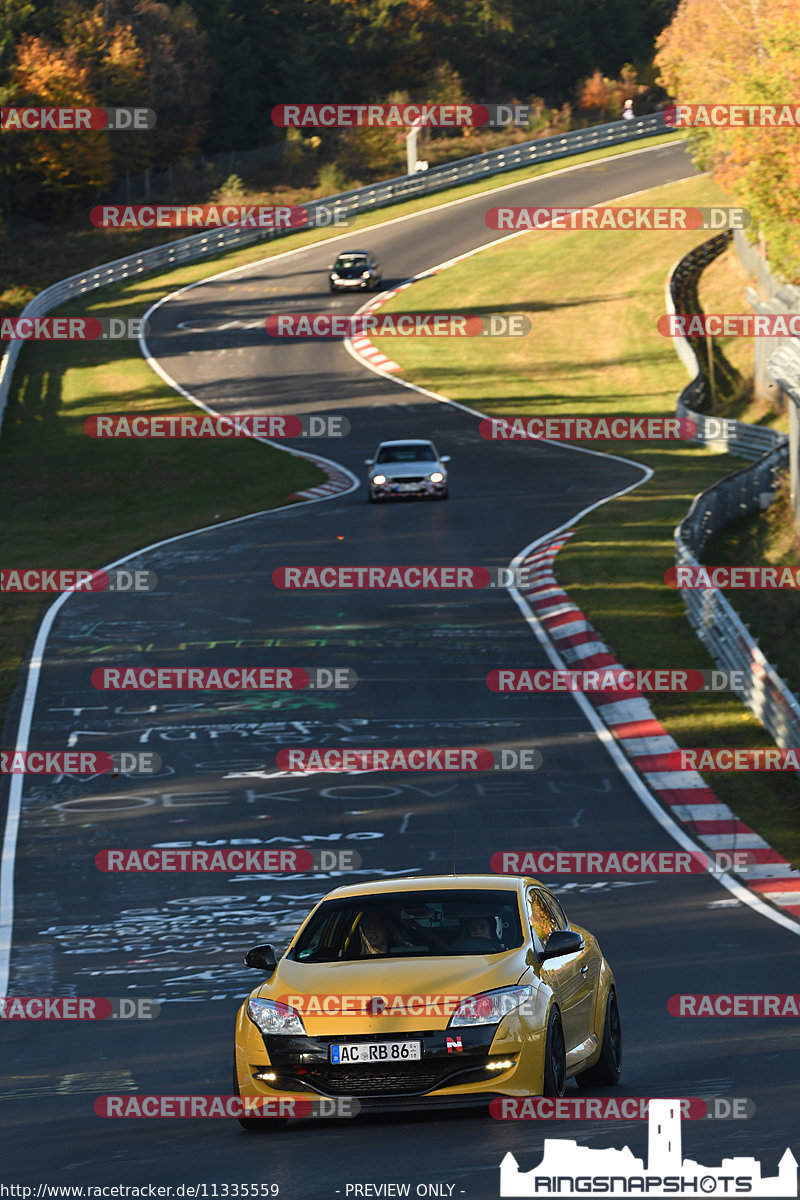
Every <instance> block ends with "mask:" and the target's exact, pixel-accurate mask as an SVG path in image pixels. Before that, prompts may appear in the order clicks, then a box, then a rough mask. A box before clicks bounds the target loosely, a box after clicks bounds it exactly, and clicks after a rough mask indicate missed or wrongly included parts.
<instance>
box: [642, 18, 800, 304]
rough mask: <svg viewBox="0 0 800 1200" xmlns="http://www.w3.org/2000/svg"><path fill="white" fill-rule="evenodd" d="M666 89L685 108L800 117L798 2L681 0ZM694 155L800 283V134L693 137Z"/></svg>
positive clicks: (667, 42)
mask: <svg viewBox="0 0 800 1200" xmlns="http://www.w3.org/2000/svg"><path fill="white" fill-rule="evenodd" d="M656 66H657V67H658V69H659V71H660V76H661V82H662V84H663V86H664V87H665V88H667V90H668V91H669V92H670V94H671V95H672V96H673V98H674V99H675V100H676V101H678V102H679V103H683V104H769V105H777V106H779V107H780V106H783V105H788V106H790V108H791V109H792V111H795V110H797V109H800V26H799V25H798V22H797V8H796V0H683V2H682V3H681V5H680V7H679V9H678V11H677V13H676V14H675V17H674V19H673V21H672V23H671V24H670V25H669V26H667V28H666V29H665V30H664V32H663V33H662V34H661V36H660V37H659V39H658V42H657V55H656ZM689 145H690V151H691V153H692V155H693V157H694V158H695V161H696V162H697V163H698V165H700V166H702V167H703V168H704V169H710V170H711V171H713V173H714V177H715V178H716V179H717V180H718V182H719V183H720V185H721V186H722V187H724V188H725V189H726V190H727V191H728V192H730V194H731V195H732V196H734V197H735V198H736V200H737V201H738V202H739V203H741V204H742V205H743V207H745V208H746V209H747V210H748V211H749V212H750V215H751V218H752V224H751V225H750V227H749V229H748V236H749V237H750V238H751V239H755V238H756V237H758V236H760V237H761V238H763V240H764V242H765V243H766V247H767V252H768V254H769V259H770V264H771V266H772V267H773V269H774V270H775V271H777V272H778V273H779V274H781V275H783V276H785V277H786V278H787V279H789V280H790V281H792V282H799V281H800V217H799V216H798V212H797V191H798V184H800V132H798V129H797V128H794V127H792V126H783V127H775V128H771V127H769V126H763V127H737V128H732V129H717V128H712V129H694V130H692V132H691V135H690V139H689Z"/></svg>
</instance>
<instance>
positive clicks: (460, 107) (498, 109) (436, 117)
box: [271, 103, 531, 129]
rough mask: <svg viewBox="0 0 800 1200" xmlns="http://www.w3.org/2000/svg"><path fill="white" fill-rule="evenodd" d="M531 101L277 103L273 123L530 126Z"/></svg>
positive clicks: (317, 126) (323, 126)
mask: <svg viewBox="0 0 800 1200" xmlns="http://www.w3.org/2000/svg"><path fill="white" fill-rule="evenodd" d="M530 112H531V106H530V105H529V104H471V103H461V104H423V103H420V104H276V105H275V107H274V108H273V110H272V114H271V117H272V123H273V125H278V126H280V127H281V128H282V129H286V128H289V127H293V128H295V129H302V128H312V129H353V128H358V127H364V126H366V127H372V128H376V129H400V128H417V129H467V128H471V127H473V126H477V127H484V128H487V129H502V128H504V127H505V126H507V125H512V124H513V125H518V126H524V125H527V124H528V122H529V121H530V119H531V116H530Z"/></svg>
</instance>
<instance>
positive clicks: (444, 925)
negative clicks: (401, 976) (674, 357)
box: [291, 889, 523, 963]
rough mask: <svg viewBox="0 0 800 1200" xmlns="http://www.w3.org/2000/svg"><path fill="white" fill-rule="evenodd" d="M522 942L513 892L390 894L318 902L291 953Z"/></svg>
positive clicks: (314, 958) (362, 953)
mask: <svg viewBox="0 0 800 1200" xmlns="http://www.w3.org/2000/svg"><path fill="white" fill-rule="evenodd" d="M522 940H523V939H522V930H521V927H520V920H519V908H518V905H517V896H516V893H515V892H509V891H502V892H493V891H478V892H475V891H467V890H463V891H450V890H447V891H442V890H436V889H431V890H429V891H414V892H390V893H386V894H385V895H383V896H380V895H378V896H357V897H351V898H349V899H346V900H345V899H342V900H326V901H324V902H323V903H322V904H321V905H320V906H319V908H318V909H317V911H316V912H315V913H314V915H313V917H312V918H311V920H310V921H309V922H308V924H307V925H306V927H305V929H304V930H303V932H302V934H301V935H300V938H299V939H298V942H297V944H296V946H295V947H294V950H293V951H292V955H291V957H293V958H295V959H297V961H298V962H310V963H319V962H339V961H341V960H345V961H347V960H356V959H366V958H422V957H429V956H430V957H432V956H441V955H448V956H451V957H452V956H457V955H465V954H498V953H500V952H501V951H503V950H513V949H517V948H518V947H519V946H521V945H522Z"/></svg>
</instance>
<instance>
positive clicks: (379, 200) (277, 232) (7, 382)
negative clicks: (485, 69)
mask: <svg viewBox="0 0 800 1200" xmlns="http://www.w3.org/2000/svg"><path fill="white" fill-rule="evenodd" d="M670 132H673V130H672V127H671V126H668V125H667V124H666V123H665V121H664V118H663V116H662V114H661V113H651V114H650V115H649V116H646V117H636V118H635V119H634V120H632V121H612V122H611V123H609V124H606V125H591V126H589V127H588V128H586V129H576V130H573V132H571V133H563V134H557V135H556V136H554V137H546V138H534V139H533V141H530V142H518V143H517V144H516V145H513V146H505V147H503V148H502V149H500V150H490V151H488V152H487V153H486V154H476V155H473V156H472V157H471V158H463V159H459V160H458V161H457V162H453V163H442V164H441V165H440V166H438V167H432V168H431V169H430V170H429V171H421V172H419V173H418V174H416V175H401V176H399V177H398V178H396V179H388V180H384V181H382V182H381V183H376V184H369V185H367V186H366V187H362V188H355V189H353V190H352V191H349V192H339V193H338V194H336V195H334V196H326V197H325V198H324V199H322V200H314V201H309V202H308V203H307V204H304V205H303V207H304V208H305V209H307V210H308V213H309V226H311V225H314V224H315V222H314V219H313V216H314V214H315V213H316V212H317V209H319V208H323V209H324V208H326V207H327V208H330V207H331V206H332V205H336V207H337V208H338V209H339V211H340V212H344V213H346V214H347V215H353V216H355V215H356V214H358V213H363V212H370V211H371V210H372V209H378V208H383V207H385V206H386V205H389V204H398V203H400V202H401V201H403V200H412V199H414V198H415V197H416V196H427V195H430V194H431V193H433V192H438V191H443V190H445V189H446V188H451V187H454V186H456V185H457V184H464V183H471V182H472V181H473V180H477V179H484V178H486V177H487V176H490V175H499V174H502V173H503V172H506V171H516V170H518V169H519V168H520V167H525V166H530V165H534V164H537V163H540V162H552V161H554V160H555V159H558V158H566V157H568V156H570V155H573V154H580V153H581V152H585V151H588V150H599V149H605V148H607V147H609V146H615V145H619V144H622V143H624V142H635V141H639V140H641V139H643V138H648V137H655V136H656V135H657V134H660V133H670ZM289 232H297V231H296V230H285V229H242V228H236V227H231V228H226V229H218V230H214V231H213V232H203V233H196V234H191V235H190V236H189V237H185V238H179V239H177V240H176V241H174V242H168V243H166V244H165V245H162V246H153V247H151V249H149V250H143V251H141V253H139V254H132V255H129V256H128V257H126V258H118V259H115V260H114V261H113V262H109V263H104V264H103V265H102V266H99V267H95V268H93V269H92V270H91V271H85V272H83V273H82V274H79V275H71V276H70V277H69V278H68V279H62V280H61V281H60V282H59V283H54V284H53V285H52V286H51V287H48V288H45V289H44V291H43V292H39V294H38V295H37V296H34V298H33V299H32V300H31V301H30V303H29V304H27V305H26V306H25V308H24V309H23V311H22V314H21V315H22V316H24V317H42V316H44V315H45V314H46V313H49V312H52V311H53V309H54V308H58V306H59V305H60V304H64V303H65V301H67V300H72V299H74V298H75V297H77V296H82V295H84V294H85V293H86V292H91V291H94V290H95V289H97V288H102V287H107V286H108V285H109V284H111V283H119V282H121V281H124V280H126V279H132V278H135V277H136V276H138V275H144V274H146V273H147V272H149V271H154V270H157V269H159V268H163V267H174V266H180V265H181V264H182V263H187V262H195V261H197V260H198V259H202V258H211V257H212V256H214V255H216V254H222V253H223V252H224V251H226V250H235V249H238V248H239V247H242V246H247V245H249V244H250V243H252V242H257V241H270V240H272V239H273V238H275V237H284V236H286V234H287V233H289ZM23 344H24V342H23V341H22V340H15V341H12V342H10V343H9V345H8V350H7V351H6V354H5V357H4V358H3V361H2V364H1V365H0V427H2V420H3V413H4V411H5V407H6V403H7V400H8V394H9V390H10V387H11V379H12V376H13V372H14V366H15V364H16V361H17V358H18V357H19V352H20V350H21V348H22V346H23Z"/></svg>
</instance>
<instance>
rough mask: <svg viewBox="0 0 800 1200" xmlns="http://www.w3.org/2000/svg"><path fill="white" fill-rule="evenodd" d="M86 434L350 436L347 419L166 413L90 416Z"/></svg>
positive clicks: (98, 436) (135, 435) (320, 414)
mask: <svg viewBox="0 0 800 1200" xmlns="http://www.w3.org/2000/svg"><path fill="white" fill-rule="evenodd" d="M83 431H84V433H86V434H87V435H88V436H89V437H92V438H159V439H163V438H272V439H275V438H307V437H313V438H343V437H347V435H348V434H349V433H350V422H349V421H348V419H347V417H342V416H338V415H333V414H330V415H324V414H322V413H304V414H302V415H301V416H294V415H290V416H278V415H277V414H275V413H272V414H270V415H267V414H266V413H231V414H230V416H225V415H220V414H216V413H204V414H202V415H200V414H189V415H183V414H182V415H180V416H178V415H175V414H172V413H164V414H162V415H157V414H153V415H150V416H145V415H141V416H135V417H132V416H131V415H130V414H129V413H125V414H121V413H120V414H118V415H116V416H104V417H87V418H86V420H85V421H84V423H83Z"/></svg>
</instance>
